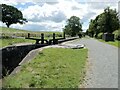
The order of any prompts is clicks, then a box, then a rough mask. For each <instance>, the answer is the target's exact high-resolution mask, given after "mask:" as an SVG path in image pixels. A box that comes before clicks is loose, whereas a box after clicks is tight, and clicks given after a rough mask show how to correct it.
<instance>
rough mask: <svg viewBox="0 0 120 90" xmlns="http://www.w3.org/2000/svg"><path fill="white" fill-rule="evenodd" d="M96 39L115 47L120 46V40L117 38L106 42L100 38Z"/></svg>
mask: <svg viewBox="0 0 120 90" xmlns="http://www.w3.org/2000/svg"><path fill="white" fill-rule="evenodd" d="M98 40H99V41H101V42H104V43H107V44H110V45H113V46H116V47H119V48H120V41H118V40H115V41H108V42H106V41H104V40H102V39H98Z"/></svg>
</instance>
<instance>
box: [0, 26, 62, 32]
mask: <svg viewBox="0 0 120 90" xmlns="http://www.w3.org/2000/svg"><path fill="white" fill-rule="evenodd" d="M0 33H5V34H20V33H21V34H27V33H31V34H41V33H44V34H53V33H56V34H62V32H43V31H42V32H37V31H27V30H20V29H15V28H6V27H0Z"/></svg>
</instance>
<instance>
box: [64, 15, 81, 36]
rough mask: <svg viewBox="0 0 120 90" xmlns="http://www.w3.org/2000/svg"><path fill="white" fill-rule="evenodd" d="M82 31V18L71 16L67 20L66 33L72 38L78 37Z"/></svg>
mask: <svg viewBox="0 0 120 90" xmlns="http://www.w3.org/2000/svg"><path fill="white" fill-rule="evenodd" d="M81 31H82V24H81V23H80V18H79V17H76V16H71V17H70V19H68V20H67V25H66V26H65V27H64V32H65V33H66V34H68V35H70V36H76V35H77V34H79V33H80V32H81Z"/></svg>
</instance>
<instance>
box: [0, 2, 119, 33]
mask: <svg viewBox="0 0 120 90" xmlns="http://www.w3.org/2000/svg"><path fill="white" fill-rule="evenodd" d="M118 1H119V0H0V4H1V3H2V4H7V5H12V6H14V7H16V8H18V9H19V10H20V11H22V13H23V16H24V18H26V19H27V20H28V23H26V24H24V25H20V24H13V25H11V26H10V27H12V28H18V29H24V30H31V31H32V30H34V31H62V28H63V27H64V26H65V24H66V20H67V19H68V18H70V17H71V16H73V15H75V16H77V17H79V18H80V19H81V22H82V23H83V24H82V29H83V30H84V31H85V30H86V29H87V28H88V26H89V21H90V19H94V18H95V17H96V16H97V15H98V14H100V13H102V12H103V10H104V8H106V7H107V6H110V8H112V9H116V10H118ZM0 26H5V24H3V23H2V22H0Z"/></svg>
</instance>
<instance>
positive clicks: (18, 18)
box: [0, 4, 27, 28]
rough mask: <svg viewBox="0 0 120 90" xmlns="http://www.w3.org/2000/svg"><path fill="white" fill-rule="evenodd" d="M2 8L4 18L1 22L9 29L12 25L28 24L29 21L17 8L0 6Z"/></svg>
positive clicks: (0, 19)
mask: <svg viewBox="0 0 120 90" xmlns="http://www.w3.org/2000/svg"><path fill="white" fill-rule="evenodd" d="M0 7H1V8H2V12H1V15H2V18H0V21H2V22H3V23H5V24H6V25H7V27H8V28H9V26H10V25H11V24H16V23H20V24H24V23H25V22H27V20H26V19H25V18H23V14H22V12H21V11H20V10H18V9H17V8H15V7H13V6H10V5H6V4H0Z"/></svg>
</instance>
